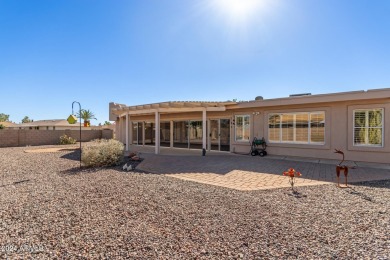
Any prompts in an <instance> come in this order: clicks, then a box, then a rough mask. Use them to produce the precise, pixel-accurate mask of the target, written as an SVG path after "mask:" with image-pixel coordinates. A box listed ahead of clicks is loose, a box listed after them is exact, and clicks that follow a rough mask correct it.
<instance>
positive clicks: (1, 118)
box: [0, 113, 9, 122]
mask: <svg viewBox="0 0 390 260" xmlns="http://www.w3.org/2000/svg"><path fill="white" fill-rule="evenodd" d="M8 121H9V115H6V114H4V113H0V122H8Z"/></svg>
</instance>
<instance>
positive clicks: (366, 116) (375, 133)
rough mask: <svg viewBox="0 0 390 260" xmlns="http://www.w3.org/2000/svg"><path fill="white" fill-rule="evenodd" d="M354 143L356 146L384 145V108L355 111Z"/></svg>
mask: <svg viewBox="0 0 390 260" xmlns="http://www.w3.org/2000/svg"><path fill="white" fill-rule="evenodd" d="M353 144H354V145H355V146H378V147H382V146H383V109H382V108H378V109H357V110H354V111H353Z"/></svg>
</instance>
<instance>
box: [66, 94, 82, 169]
mask: <svg viewBox="0 0 390 260" xmlns="http://www.w3.org/2000/svg"><path fill="white" fill-rule="evenodd" d="M74 103H77V104H79V115H80V139H79V142H80V168H81V104H80V102H77V101H73V103H72V114H71V115H70V116H69V117H68V119H67V120H68V123H69V124H71V125H74V124H76V122H77V117H76V116H75V115H74V111H73V105H74Z"/></svg>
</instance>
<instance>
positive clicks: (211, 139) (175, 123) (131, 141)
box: [110, 101, 236, 154]
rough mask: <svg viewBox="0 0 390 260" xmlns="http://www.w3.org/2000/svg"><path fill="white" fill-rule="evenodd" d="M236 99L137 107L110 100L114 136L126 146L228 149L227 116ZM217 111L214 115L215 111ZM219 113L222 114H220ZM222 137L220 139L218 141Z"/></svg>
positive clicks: (228, 118)
mask: <svg viewBox="0 0 390 260" xmlns="http://www.w3.org/2000/svg"><path fill="white" fill-rule="evenodd" d="M235 104H236V102H230V101H229V102H203V101H188V102H180V101H175V102H163V103H155V104H148V105H140V106H126V105H121V104H115V103H110V111H111V114H110V120H116V121H117V129H116V130H117V131H116V133H117V139H118V140H120V141H122V142H123V143H124V144H125V145H126V150H127V151H128V150H129V147H130V145H142V146H154V153H155V154H159V153H160V147H161V146H164V147H170V148H174V147H175V148H188V149H205V150H208V151H211V150H222V151H223V150H225V151H230V115H229V114H226V113H223V112H226V106H228V105H235ZM216 113H217V114H216ZM221 113H222V114H221ZM221 140H222V141H221Z"/></svg>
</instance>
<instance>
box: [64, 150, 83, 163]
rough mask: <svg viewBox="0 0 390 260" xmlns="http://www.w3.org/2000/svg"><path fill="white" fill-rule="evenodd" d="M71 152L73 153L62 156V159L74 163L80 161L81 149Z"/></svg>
mask: <svg viewBox="0 0 390 260" xmlns="http://www.w3.org/2000/svg"><path fill="white" fill-rule="evenodd" d="M71 151H72V152H71V153H67V154H64V155H63V156H61V158H63V159H68V160H72V161H79V160H80V149H77V150H74V149H72V150H71Z"/></svg>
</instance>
